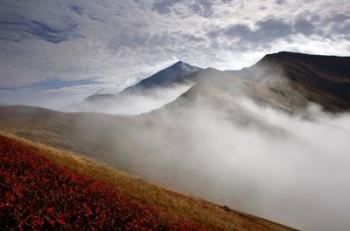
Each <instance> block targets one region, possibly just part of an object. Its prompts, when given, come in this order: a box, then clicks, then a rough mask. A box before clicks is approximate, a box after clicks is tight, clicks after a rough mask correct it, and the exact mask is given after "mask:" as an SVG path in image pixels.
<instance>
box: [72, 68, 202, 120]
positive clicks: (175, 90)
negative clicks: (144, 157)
mask: <svg viewBox="0 0 350 231" xmlns="http://www.w3.org/2000/svg"><path fill="white" fill-rule="evenodd" d="M199 70H200V68H198V67H195V66H192V65H189V64H187V63H184V62H181V61H179V62H177V63H175V64H173V65H171V66H169V67H167V68H165V69H164V70H162V71H159V72H158V73H156V74H154V75H152V76H150V77H148V78H145V79H143V80H142V81H140V82H138V83H137V84H135V85H133V86H130V87H128V88H126V89H125V90H123V91H122V92H120V93H119V94H95V95H91V96H89V97H87V98H86V99H85V100H83V101H82V102H81V103H79V104H76V105H72V106H71V107H70V108H67V110H68V111H86V112H91V111H94V112H107V113H111V114H128V115H135V114H142V113H147V112H150V111H152V110H154V109H158V108H160V107H162V106H164V105H165V104H167V103H169V102H172V101H174V100H175V99H176V98H177V97H178V96H180V95H181V94H182V93H184V92H186V91H187V90H188V89H189V88H190V87H191V86H192V85H193V84H194V83H195V81H196V80H195V79H194V78H191V77H189V76H188V74H191V73H194V72H196V71H199Z"/></svg>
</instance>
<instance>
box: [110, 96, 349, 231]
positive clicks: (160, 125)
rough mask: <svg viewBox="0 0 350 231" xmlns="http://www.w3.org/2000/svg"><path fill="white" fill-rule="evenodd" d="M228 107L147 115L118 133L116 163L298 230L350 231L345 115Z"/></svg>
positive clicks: (240, 104) (196, 106) (313, 109)
mask: <svg viewBox="0 0 350 231" xmlns="http://www.w3.org/2000/svg"><path fill="white" fill-rule="evenodd" d="M225 100H226V101H225V102H226V103H227V104H225V107H217V105H215V104H214V105H213V104H211V102H207V101H206V100H205V99H200V98H199V99H197V100H196V101H195V102H193V103H192V104H191V105H190V106H188V107H185V108H176V109H174V110H160V111H156V112H153V113H151V114H149V115H145V116H144V119H145V120H146V121H147V123H137V124H135V125H131V126H130V125H128V127H127V128H124V129H125V130H121V131H123V135H120V134H115V145H117V146H118V152H120V153H124V154H123V155H124V156H119V157H118V158H119V160H120V159H122V160H123V161H125V162H127V163H128V166H129V167H128V169H129V171H130V172H133V173H136V174H137V175H139V176H140V177H143V178H146V179H149V180H151V181H152V182H155V183H158V184H161V185H163V186H166V187H168V188H171V189H173V190H177V191H181V192H185V193H189V194H192V195H195V196H199V197H202V198H205V199H208V200H210V201H214V202H216V203H218V204H222V205H228V206H230V207H232V208H234V209H237V210H241V211H245V212H248V213H251V214H254V215H258V216H261V217H264V218H267V219H271V220H273V221H276V222H279V223H282V224H286V225H290V226H292V227H295V228H299V229H303V230H349V229H350V222H349V221H348V214H350V200H349V199H348V195H350V185H349V182H350V157H349V156H348V155H349V150H350V142H349V140H350V115H348V114H342V115H337V116H336V115H330V114H327V113H324V112H322V110H321V108H320V107H318V106H317V105H310V107H309V108H308V110H307V111H306V112H305V113H304V114H302V115H290V114H286V113H284V112H282V111H277V110H275V109H272V108H269V107H262V106H258V105H257V104H255V103H254V102H253V101H251V100H249V99H248V98H244V97H239V98H229V100H230V102H228V101H227V100H228V99H225ZM233 114H234V115H233ZM121 131H119V132H121Z"/></svg>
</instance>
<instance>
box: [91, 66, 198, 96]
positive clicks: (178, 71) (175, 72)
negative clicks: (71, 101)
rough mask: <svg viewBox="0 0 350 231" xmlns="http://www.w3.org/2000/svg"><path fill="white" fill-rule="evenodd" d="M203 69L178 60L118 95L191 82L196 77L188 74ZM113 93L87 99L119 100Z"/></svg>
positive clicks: (146, 91) (144, 92)
mask: <svg viewBox="0 0 350 231" xmlns="http://www.w3.org/2000/svg"><path fill="white" fill-rule="evenodd" d="M199 70H201V68H199V67H195V66H192V65H190V64H187V63H184V62H182V61H178V62H176V63H174V64H173V65H171V66H169V67H167V68H165V69H164V70H161V71H159V72H157V73H155V74H154V75H151V76H150V77H147V78H145V79H143V80H141V81H140V82H138V83H136V84H135V85H133V86H130V87H128V88H126V89H124V90H123V91H121V92H120V93H119V94H118V95H123V96H125V95H128V94H135V93H136V94H139V93H143V94H147V93H148V94H151V93H152V90H154V89H156V88H157V89H162V88H170V87H173V86H174V85H180V84H190V83H191V82H192V81H194V79H192V78H188V77H187V75H188V74H190V73H193V72H196V71H199ZM118 95H113V94H96V95H92V96H89V97H87V98H86V100H85V101H88V102H97V101H99V100H101V101H104V100H110V99H113V100H118V98H117V96H118Z"/></svg>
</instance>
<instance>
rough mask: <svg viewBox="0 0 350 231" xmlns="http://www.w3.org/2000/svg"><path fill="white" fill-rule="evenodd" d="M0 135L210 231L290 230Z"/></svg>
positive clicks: (77, 157)
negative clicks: (210, 230)
mask: <svg viewBox="0 0 350 231" xmlns="http://www.w3.org/2000/svg"><path fill="white" fill-rule="evenodd" d="M0 135H1V136H5V137H8V138H12V139H16V140H17V141H19V142H21V143H23V144H25V145H28V147H30V148H32V149H35V150H36V151H38V153H40V154H41V155H43V156H45V157H47V158H49V159H51V160H52V161H54V162H55V163H57V164H59V165H63V166H66V167H68V168H70V169H72V170H73V171H76V172H78V173H80V174H84V175H87V176H90V177H92V178H95V179H98V180H102V181H104V182H106V183H108V184H109V185H111V186H112V187H114V188H116V189H117V190H119V191H121V192H123V193H125V194H126V195H128V196H130V197H133V198H136V199H137V200H140V201H142V202H143V203H147V204H150V205H153V206H158V207H160V208H162V209H163V211H165V212H167V213H168V214H169V215H172V216H181V217H184V218H187V219H189V220H193V221H196V222H199V223H201V224H203V225H205V226H206V227H208V228H210V229H213V230H294V229H292V228H289V227H286V226H283V225H280V224H277V223H274V222H271V221H268V220H265V219H262V218H258V217H255V216H251V215H248V214H245V213H241V212H238V211H234V210H230V209H228V208H226V209H224V208H222V207H220V206H218V205H215V204H213V203H210V202H207V201H204V200H202V199H199V198H195V197H190V196H185V195H182V194H179V193H175V192H171V191H169V190H167V189H165V188H162V187H159V186H156V185H154V184H150V183H148V182H146V181H144V180H141V179H138V178H135V177H132V176H130V175H128V174H127V173H125V172H122V171H119V170H116V169H113V168H111V167H109V166H107V165H106V164H103V163H100V162H98V161H95V160H92V159H89V158H87V157H85V156H82V155H79V154H76V153H72V152H70V151H66V150H61V149H57V148H53V147H49V146H47V145H44V144H41V143H35V142H32V141H29V140H27V139H24V138H21V137H18V136H16V135H13V134H11V133H8V132H4V131H1V130H0Z"/></svg>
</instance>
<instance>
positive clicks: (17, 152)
mask: <svg viewBox="0 0 350 231" xmlns="http://www.w3.org/2000/svg"><path fill="white" fill-rule="evenodd" d="M37 152H38V151H35V150H34V149H32V148H29V147H27V146H26V145H23V144H21V143H19V142H17V141H15V140H11V139H8V138H5V137H1V136H0V224H1V229H5V230H13V229H15V230H32V229H34V230H38V229H43V230H52V229H54V230H204V228H203V227H202V226H200V225H199V224H196V223H193V222H191V221H188V220H185V219H182V218H180V217H174V216H170V215H169V214H166V213H165V212H163V211H162V210H161V209H160V208H157V207H154V206H150V205H146V204H143V203H140V202H139V201H137V200H136V199H132V198H130V197H128V196H126V195H125V194H123V193H121V192H119V191H116V190H115V189H113V188H112V187H109V186H108V185H107V184H105V183H103V182H99V181H97V180H93V179H91V178H89V177H86V176H83V175H79V174H76V173H75V172H73V171H71V170H69V169H67V168H65V167H62V166H58V165H56V164H54V163H53V162H52V161H50V160H48V159H47V158H45V157H44V156H42V155H39V154H38V153H37Z"/></svg>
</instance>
